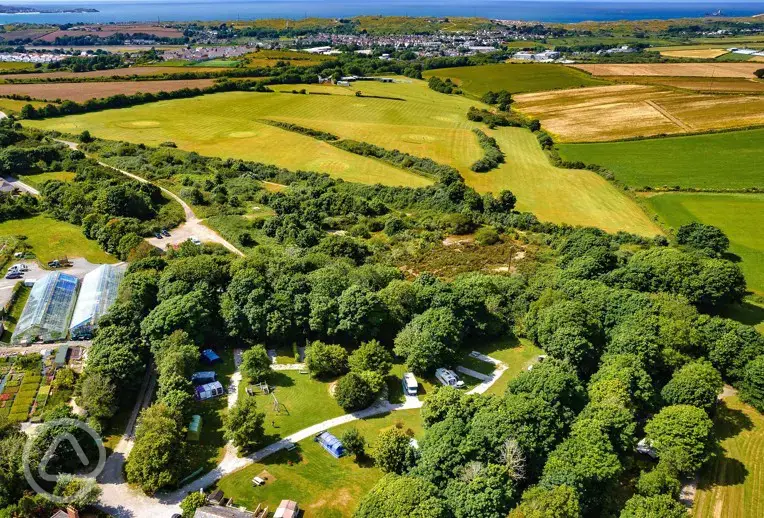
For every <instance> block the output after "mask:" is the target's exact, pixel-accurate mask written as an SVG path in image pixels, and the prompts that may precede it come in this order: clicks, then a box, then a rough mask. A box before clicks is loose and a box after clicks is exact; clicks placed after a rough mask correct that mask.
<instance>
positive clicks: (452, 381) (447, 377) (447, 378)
mask: <svg viewBox="0 0 764 518" xmlns="http://www.w3.org/2000/svg"><path fill="white" fill-rule="evenodd" d="M435 378H436V379H437V380H438V381H440V382H441V383H442V384H443V385H445V386H447V387H454V388H462V387H464V382H463V381H462V380H460V379H459V377H458V376H457V375H456V374H455V373H454V371H452V370H449V369H444V368H443V367H441V368H440V369H436V370H435Z"/></svg>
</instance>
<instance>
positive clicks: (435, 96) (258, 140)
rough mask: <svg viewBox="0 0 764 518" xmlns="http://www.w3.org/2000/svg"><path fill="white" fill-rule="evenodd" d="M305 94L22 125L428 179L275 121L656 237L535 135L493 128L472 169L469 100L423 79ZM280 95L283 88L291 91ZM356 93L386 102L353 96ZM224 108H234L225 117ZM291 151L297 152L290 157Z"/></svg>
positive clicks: (557, 216)
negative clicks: (412, 158)
mask: <svg viewBox="0 0 764 518" xmlns="http://www.w3.org/2000/svg"><path fill="white" fill-rule="evenodd" d="M296 88H297V89H299V85H298V86H297V87H296ZM305 88H306V90H308V91H309V92H322V93H332V94H334V93H336V95H300V94H290V93H271V94H261V93H247V92H230V93H223V94H215V95H207V96H203V97H197V98H194V99H184V100H175V101H163V102H158V103H153V104H151V105H143V106H136V107H132V108H126V109H123V110H113V111H104V112H95V113H89V114H83V115H77V116H71V117H65V118H56V119H49V120H44V121H29V122H28V123H27V124H28V125H30V126H34V127H39V128H44V129H56V130H59V131H64V132H70V133H79V132H81V131H83V130H85V129H88V130H90V131H91V133H93V134H94V135H96V136H98V137H102V138H106V139H112V140H126V141H131V142H144V143H146V144H149V145H157V144H159V143H161V142H165V141H168V140H171V141H173V142H175V143H176V144H177V145H178V146H179V147H180V148H182V149H186V150H189V151H197V152H199V153H201V154H203V155H212V156H220V157H230V156H234V157H238V158H243V159H250V160H258V161H262V162H266V163H273V164H276V165H279V166H282V167H287V168H290V169H303V170H313V171H319V172H327V173H329V174H332V175H334V176H338V177H341V178H344V179H346V180H348V181H355V182H363V183H377V182H378V183H383V184H387V185H411V186H420V185H426V184H428V183H430V180H429V179H427V178H424V177H422V176H419V175H415V174H412V173H410V172H407V171H403V170H401V169H398V168H395V167H392V166H389V165H387V164H385V163H382V162H379V161H377V160H373V159H370V158H364V157H361V156H358V155H353V154H350V153H348V152H345V151H342V150H339V149H337V148H335V147H333V146H331V145H330V144H328V143H326V142H321V141H318V140H315V139H313V138H310V137H307V136H304V135H300V134H297V133H294V132H290V131H286V130H282V129H279V128H275V127H273V126H270V125H267V124H264V123H261V122H258V120H259V119H274V120H280V121H285V122H291V123H295V124H298V125H301V126H306V127H311V128H315V129H320V130H324V131H329V132H333V133H335V134H337V135H338V136H340V137H343V138H353V139H359V140H364V141H367V142H370V143H372V144H377V145H380V146H383V147H385V148H388V149H399V150H401V151H405V152H408V153H411V154H414V155H418V156H427V157H430V158H432V159H433V160H436V161H438V162H443V163H448V164H451V165H452V166H454V167H456V168H457V169H459V170H460V171H461V172H462V174H463V175H464V177H465V178H466V180H467V183H468V184H469V185H471V186H473V187H474V188H475V189H477V190H478V191H480V192H494V193H498V192H499V191H500V190H502V189H511V190H512V191H513V192H515V194H517V196H518V199H519V200H520V202H519V207H520V209H521V210H530V211H533V212H534V213H535V214H536V215H537V216H538V217H539V218H540V219H542V220H544V221H553V222H558V223H559V222H567V223H570V224H581V225H595V226H601V227H603V228H606V229H608V230H612V231H617V230H628V231H632V232H637V233H640V234H644V235H654V234H656V233H658V232H659V230H658V229H657V227H656V226H655V225H653V224H652V223H651V222H650V221H649V220H648V219H647V217H646V216H645V215H644V214H643V213H642V211H641V209H640V208H639V207H638V206H637V205H636V203H634V202H633V201H631V200H629V199H628V198H627V197H626V196H624V195H623V194H621V193H619V192H618V190H617V189H616V188H614V187H613V186H611V185H610V184H608V183H607V181H605V180H604V179H603V178H601V177H599V176H597V175H596V174H594V173H591V172H588V171H586V172H582V171H571V170H563V169H557V168H555V167H552V166H551V165H550V163H549V161H548V159H547V156H546V154H545V153H544V152H543V151H542V150H541V147H540V146H539V144H538V142H537V140H536V138H535V136H534V135H533V134H531V133H530V132H529V131H527V130H524V129H518V128H513V129H512V128H504V129H501V130H498V131H496V132H494V133H495V135H494V136H496V137H497V138H498V139H499V140H500V146H501V148H502V150H503V151H504V152H505V153H506V154H507V157H508V160H507V163H505V164H504V165H502V166H501V167H500V168H499V169H496V170H494V171H492V172H490V173H487V174H480V173H474V172H472V171H471V170H470V169H469V166H470V164H471V163H472V162H473V161H474V160H476V159H478V158H480V157H481V156H482V154H481V153H482V151H481V149H480V148H479V146H478V143H477V139H476V138H475V136H474V134H473V133H472V131H471V129H472V128H474V127H478V126H477V124H475V123H472V122H470V121H468V120H467V118H466V116H465V115H466V112H467V109H468V108H469V107H470V106H473V105H474V104H475V102H474V101H471V100H469V99H465V98H463V97H461V96H445V95H443V94H439V93H437V92H433V91H432V90H430V89H429V88H427V85H426V83H425V82H423V81H415V82H411V83H398V84H382V83H376V82H374V83H372V82H369V83H361V84H359V85H358V86H357V87H356V88H353V89H345V88H341V87H330V86H306V87H305ZM281 89H282V90H285V91H291V90H292V89H295V86H294V85H290V87H282V88H281ZM351 90H352V91H351ZM356 90H360V91H361V92H363V94H364V95H368V96H371V95H374V96H385V97H388V98H383V99H380V98H372V97H360V98H359V97H356V96H355V91H356ZM390 97H393V98H395V97H397V98H399V99H391V98H390ZM401 99H404V100H401ZM232 106H236V110H234V111H232V110H231V107H232ZM436 106H437V110H436V109H434V108H435V107H436ZM488 131H490V130H488ZM276 142H277V143H278V144H277V145H264V144H272V143H276ZM296 149H299V150H300V151H301V152H300V153H295V152H294V150H296Z"/></svg>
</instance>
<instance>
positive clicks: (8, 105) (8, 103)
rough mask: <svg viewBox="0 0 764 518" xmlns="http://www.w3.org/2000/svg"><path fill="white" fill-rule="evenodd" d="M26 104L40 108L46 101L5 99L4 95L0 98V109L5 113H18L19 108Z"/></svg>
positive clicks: (19, 111)
mask: <svg viewBox="0 0 764 518" xmlns="http://www.w3.org/2000/svg"><path fill="white" fill-rule="evenodd" d="M27 104H31V105H32V106H34V107H35V108H41V107H42V106H45V105H46V104H47V103H43V102H38V101H17V100H15V99H6V98H5V97H2V98H0V111H1V112H3V113H4V114H6V115H18V114H19V113H21V109H22V108H23V107H24V106H25V105H27Z"/></svg>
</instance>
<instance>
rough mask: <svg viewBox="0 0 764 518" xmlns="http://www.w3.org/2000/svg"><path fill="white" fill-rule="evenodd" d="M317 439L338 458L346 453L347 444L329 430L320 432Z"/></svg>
mask: <svg viewBox="0 0 764 518" xmlns="http://www.w3.org/2000/svg"><path fill="white" fill-rule="evenodd" d="M315 441H316V442H317V443H318V444H320V445H321V446H322V447H323V448H324V449H325V450H326V451H328V452H329V453H330V454H331V455H332V456H333V457H335V458H337V459H339V458H340V457H342V456H343V455H345V446H343V445H342V441H340V440H339V439H337V438H336V437H335V436H334V435H332V434H330V433H329V432H321V433H319V434H318V435H316V438H315Z"/></svg>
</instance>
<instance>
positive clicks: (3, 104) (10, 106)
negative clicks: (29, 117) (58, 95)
mask: <svg viewBox="0 0 764 518" xmlns="http://www.w3.org/2000/svg"><path fill="white" fill-rule="evenodd" d="M0 77H1V76H0ZM27 104H31V105H32V106H34V107H35V108H41V107H43V106H45V105H46V104H49V103H43V102H39V101H17V100H15V99H6V98H5V97H1V98H0V112H3V113H4V114H6V115H18V114H19V113H21V109H22V108H23V107H24V106H25V105H27Z"/></svg>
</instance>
